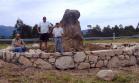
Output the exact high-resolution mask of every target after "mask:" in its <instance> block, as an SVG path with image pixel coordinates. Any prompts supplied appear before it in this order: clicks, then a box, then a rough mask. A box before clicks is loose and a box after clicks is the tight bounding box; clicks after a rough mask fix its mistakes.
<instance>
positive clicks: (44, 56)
mask: <svg viewBox="0 0 139 83" xmlns="http://www.w3.org/2000/svg"><path fill="white" fill-rule="evenodd" d="M40 57H41V58H42V59H48V58H49V57H50V53H42V54H41V56H40Z"/></svg>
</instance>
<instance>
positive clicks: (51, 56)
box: [0, 46, 139, 70]
mask: <svg viewBox="0 0 139 83" xmlns="http://www.w3.org/2000/svg"><path fill="white" fill-rule="evenodd" d="M0 60H3V61H5V62H8V63H13V64H15V65H22V66H26V67H36V68H41V69H61V70H65V69H90V68H119V67H128V66H135V65H138V64H139V47H138V46H133V47H126V48H124V49H109V50H98V51H85V52H65V53H63V55H61V54H60V53H45V52H43V51H41V50H38V49H34V50H29V52H25V53H13V52H10V51H7V50H0Z"/></svg>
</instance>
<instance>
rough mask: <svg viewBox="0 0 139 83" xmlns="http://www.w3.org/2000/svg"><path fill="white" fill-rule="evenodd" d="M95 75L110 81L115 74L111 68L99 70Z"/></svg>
mask: <svg viewBox="0 0 139 83" xmlns="http://www.w3.org/2000/svg"><path fill="white" fill-rule="evenodd" d="M96 76H97V77H98V78H99V79H102V80H105V81H112V80H113V79H114V78H115V76H116V74H115V73H114V72H113V71H112V70H100V71H99V72H98V73H97V74H96Z"/></svg>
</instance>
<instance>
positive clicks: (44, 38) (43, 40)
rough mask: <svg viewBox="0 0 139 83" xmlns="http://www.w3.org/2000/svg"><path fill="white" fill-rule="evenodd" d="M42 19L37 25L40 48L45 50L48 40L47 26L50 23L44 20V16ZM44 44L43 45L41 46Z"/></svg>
mask: <svg viewBox="0 0 139 83" xmlns="http://www.w3.org/2000/svg"><path fill="white" fill-rule="evenodd" d="M42 20H43V21H42V22H40V24H39V26H38V29H37V30H38V32H39V33H40V49H41V50H44V51H46V50H47V42H48V40H49V27H50V26H51V24H50V23H49V22H48V21H46V20H47V19H46V17H45V16H44V17H43V19H42ZM43 44H44V47H43V46H42V45H43Z"/></svg>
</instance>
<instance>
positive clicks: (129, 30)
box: [84, 24, 139, 37]
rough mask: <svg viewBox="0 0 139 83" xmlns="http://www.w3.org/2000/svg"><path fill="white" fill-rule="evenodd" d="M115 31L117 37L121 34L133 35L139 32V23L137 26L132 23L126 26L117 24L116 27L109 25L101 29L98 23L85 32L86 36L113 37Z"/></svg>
mask: <svg viewBox="0 0 139 83" xmlns="http://www.w3.org/2000/svg"><path fill="white" fill-rule="evenodd" d="M113 33H115V36H116V37H119V36H132V35H136V34H139V24H138V26H137V27H136V28H135V27H133V26H132V25H129V26H125V27H123V25H121V24H120V25H119V26H118V25H115V26H114V27H111V26H110V25H108V26H107V27H104V28H103V29H102V30H101V27H100V26H99V25H96V26H95V27H90V28H89V29H88V32H87V34H85V35H84V36H85V37H112V36H113Z"/></svg>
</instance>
